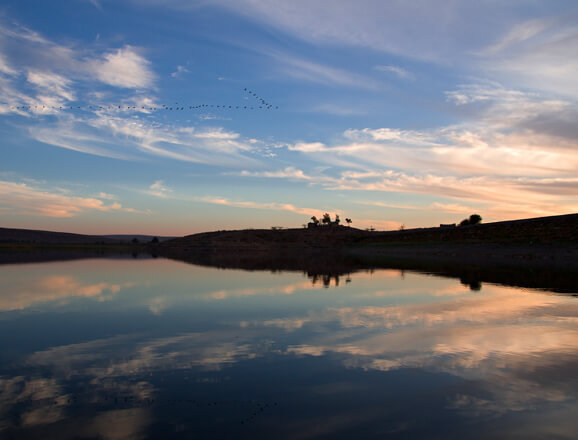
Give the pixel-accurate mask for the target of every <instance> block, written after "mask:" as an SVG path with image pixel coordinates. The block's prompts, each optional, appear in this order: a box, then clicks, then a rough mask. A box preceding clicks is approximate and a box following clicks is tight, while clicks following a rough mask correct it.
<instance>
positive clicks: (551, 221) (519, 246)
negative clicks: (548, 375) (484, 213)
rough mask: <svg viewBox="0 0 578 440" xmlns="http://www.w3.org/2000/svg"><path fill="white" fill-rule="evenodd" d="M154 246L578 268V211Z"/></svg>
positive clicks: (218, 236) (175, 250)
mask: <svg viewBox="0 0 578 440" xmlns="http://www.w3.org/2000/svg"><path fill="white" fill-rule="evenodd" d="M157 252H159V253H160V254H161V255H166V256H169V257H171V256H172V257H176V258H181V257H183V256H186V255H187V254H191V253H204V254H207V253H211V252H212V253H219V254H223V255H226V254H231V253H233V254H237V253H244V254H245V256H244V258H247V259H251V258H255V255H257V254H259V253H265V254H269V255H273V254H284V253H294V252H297V253H303V254H305V255H311V254H315V253H320V254H324V253H328V252H332V253H336V252H340V253H346V254H352V255H357V256H360V257H361V256H365V257H371V258H377V257H383V258H389V259H394V258H397V259H404V260H406V261H408V260H416V261H427V260H431V261H436V262H442V261H443V262H452V261H455V262H459V263H472V264H478V265H484V264H489V265H496V264H509V265H518V266H530V267H564V268H578V214H568V215H560V216H552V217H541V218H534V219H525V220H513V221H504V222H495V223H486V224H478V225H471V226H459V227H437V228H419V229H408V230H403V231H387V232H375V231H363V230H360V229H356V228H350V227H345V226H338V225H332V226H319V227H316V228H311V229H281V230H264V229H247V230H241V231H217V232H206V233H201V234H194V235H189V236H186V237H183V238H178V239H174V240H168V241H166V242H164V243H162V244H161V245H160V246H159V247H158V250H157Z"/></svg>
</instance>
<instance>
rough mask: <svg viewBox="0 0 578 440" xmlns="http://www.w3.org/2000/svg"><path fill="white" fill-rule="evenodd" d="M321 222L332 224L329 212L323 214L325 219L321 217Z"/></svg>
mask: <svg viewBox="0 0 578 440" xmlns="http://www.w3.org/2000/svg"><path fill="white" fill-rule="evenodd" d="M321 222H322V223H323V224H324V225H329V224H331V217H330V216H329V214H327V213H325V214H323V219H321Z"/></svg>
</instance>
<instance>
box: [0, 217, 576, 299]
mask: <svg viewBox="0 0 578 440" xmlns="http://www.w3.org/2000/svg"><path fill="white" fill-rule="evenodd" d="M131 237H132V236H131ZM120 252H122V254H121V253H120ZM147 252H148V254H147ZM147 255H152V256H153V257H154V256H163V257H167V258H172V259H176V260H180V261H184V262H187V263H191V264H196V265H204V266H211V267H220V268H228V269H242V270H268V271H273V272H275V271H302V272H304V273H305V274H307V276H309V277H310V278H311V279H312V280H313V281H314V282H317V281H320V282H322V283H323V284H325V285H330V284H331V283H334V284H337V283H339V282H340V279H343V277H345V278H346V279H347V278H348V277H349V276H350V275H351V274H354V273H356V272H359V271H371V270H375V269H385V268H390V269H391V268H393V269H399V270H401V271H405V270H407V271H416V272H420V273H427V274H432V275H439V276H449V277H456V278H459V279H460V280H461V282H462V283H463V284H465V285H468V286H470V288H471V289H473V290H477V289H479V288H481V285H482V283H497V284H504V285H512V286H518V287H528V288H541V289H547V290H550V291H555V292H564V293H575V294H576V293H578V270H577V269H578V214H569V215H562V216H555V217H543V218H536V219H527V220H516V221H507V222H496V223H486V224H479V225H472V226H461V227H439V228H420V229H409V230H404V231H389V232H377V231H363V230H360V229H356V228H350V227H345V226H338V225H332V226H319V227H317V228H312V229H281V230H259V229H248V230H241V231H217V232H206V233H201V234H194V235H190V236H186V237H182V238H177V239H172V240H167V241H165V242H161V243H158V244H156V243H155V244H152V243H150V242H149V243H147V244H146V245H144V244H139V245H134V244H131V245H128V244H127V242H126V241H122V240H118V239H112V238H106V237H101V236H88V235H80V234H67V233H57V232H47V231H31V230H19V229H5V228H0V264H6V263H22V262H39V261H54V260H67V259H78V258H95V257H119V256H121V257H123V258H137V257H138V258H140V256H144V257H146V256H147Z"/></svg>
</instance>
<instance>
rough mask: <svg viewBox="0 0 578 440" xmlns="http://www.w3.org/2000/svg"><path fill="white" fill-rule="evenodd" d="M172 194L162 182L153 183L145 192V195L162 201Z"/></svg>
mask: <svg viewBox="0 0 578 440" xmlns="http://www.w3.org/2000/svg"><path fill="white" fill-rule="evenodd" d="M172 192H173V190H172V189H170V188H169V187H167V186H166V185H165V184H164V182H163V181H162V180H157V181H155V183H153V184H152V185H151V186H149V189H148V191H146V193H147V194H150V195H152V196H155V197H160V198H163V199H164V198H167V197H169V195H170V193H172Z"/></svg>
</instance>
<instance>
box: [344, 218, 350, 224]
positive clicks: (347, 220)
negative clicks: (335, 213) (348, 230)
mask: <svg viewBox="0 0 578 440" xmlns="http://www.w3.org/2000/svg"><path fill="white" fill-rule="evenodd" d="M345 223H347V226H351V219H350V218H346V219H345Z"/></svg>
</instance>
